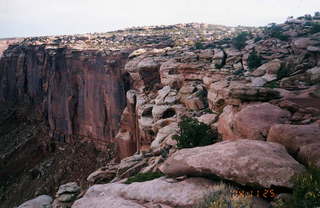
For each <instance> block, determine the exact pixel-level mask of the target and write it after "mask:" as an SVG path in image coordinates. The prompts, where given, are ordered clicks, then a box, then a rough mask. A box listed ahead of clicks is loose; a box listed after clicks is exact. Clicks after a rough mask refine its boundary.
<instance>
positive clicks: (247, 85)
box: [0, 16, 320, 208]
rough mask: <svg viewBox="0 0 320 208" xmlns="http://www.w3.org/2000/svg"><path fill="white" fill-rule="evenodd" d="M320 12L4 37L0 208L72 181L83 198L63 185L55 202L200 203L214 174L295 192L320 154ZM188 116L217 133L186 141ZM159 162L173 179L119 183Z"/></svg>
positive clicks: (264, 203) (120, 204)
mask: <svg viewBox="0 0 320 208" xmlns="http://www.w3.org/2000/svg"><path fill="white" fill-rule="evenodd" d="M317 24H320V17H319V16H314V17H313V19H312V20H308V19H307V18H300V19H290V20H288V21H287V22H285V23H283V24H279V25H270V26H268V27H266V28H255V27H241V26H239V27H226V26H219V25H209V24H197V23H191V24H178V25H172V26H155V27H138V28H130V29H125V30H118V31H114V32H109V33H92V34H84V35H75V36H48V37H34V38H25V39H19V40H15V41H17V42H15V41H14V42H5V44H4V45H5V46H4V47H2V46H1V47H2V48H3V49H2V48H1V50H0V51H1V52H2V50H4V48H5V47H8V48H7V49H6V50H4V52H3V53H2V55H1V52H0V115H1V118H0V156H1V157H0V159H1V160H0V179H1V184H0V187H1V189H0V201H1V203H0V204H1V205H0V207H14V206H18V205H19V204H22V203H23V202H24V201H26V200H30V199H32V198H34V197H36V196H39V195H42V194H46V195H50V196H52V197H54V196H55V193H56V192H57V190H58V188H59V186H60V188H59V191H60V189H63V188H61V187H62V186H61V185H63V184H65V183H67V182H71V181H74V182H77V183H78V184H79V185H80V187H81V190H82V192H81V193H80V191H79V190H80V188H79V190H78V188H75V190H76V191H74V194H75V195H77V196H76V197H73V200H70V201H72V203H73V202H74V201H75V200H76V199H78V200H77V201H76V202H75V203H74V204H73V205H72V203H71V202H70V201H68V200H65V201H64V200H63V199H62V197H61V196H63V194H65V193H69V192H68V191H65V192H63V191H60V192H59V191H58V192H57V198H56V199H55V200H54V202H53V204H52V206H53V207H54V208H58V207H60V208H61V207H63V208H66V207H71V206H72V207H74V208H82V207H94V206H95V207H103V206H108V207H124V208H125V207H150V208H151V207H192V206H194V205H195V204H196V203H197V202H199V200H201V198H203V197H205V195H206V191H208V190H215V189H220V188H221V187H220V186H219V187H220V188H219V187H217V185H216V184H214V183H213V182H212V181H211V180H209V179H208V178H207V177H208V175H215V176H219V177H220V178H223V179H225V180H229V181H232V182H235V183H237V184H238V185H243V186H247V185H255V186H259V187H262V188H275V189H277V191H278V194H281V190H283V189H284V190H286V191H285V192H287V190H290V189H291V188H292V187H293V184H292V183H291V181H290V178H291V176H293V175H297V174H300V173H302V172H303V171H305V167H306V166H308V164H309V163H313V164H315V165H316V166H317V167H320V160H319V156H320V155H319V151H318V150H319V149H318V148H319V144H320V138H319V135H320V86H319V83H320V41H319V40H320V31H316V29H315V28H316V26H315V25H317ZM279 31H280V32H281V35H279V34H278V33H279ZM239 34H242V35H244V36H245V40H244V41H243V42H242V44H243V46H241V47H238V46H237V43H239V41H240V42H241V40H239V39H237V37H239ZM237 41H238V42H237ZM256 54H258V55H256ZM252 59H255V60H254V61H257V60H258V62H259V63H258V64H256V65H253V64H252V62H253V61H252ZM184 117H191V118H195V119H196V120H198V121H200V122H202V123H205V124H206V125H207V126H209V127H210V128H211V129H212V130H214V131H215V132H217V134H218V135H219V136H218V137H219V140H220V141H219V142H217V143H215V144H211V145H208V146H205V147H196V148H190V149H189V148H186V149H179V148H177V141H176V140H175V139H174V136H175V135H176V134H177V133H178V130H179V128H180V126H179V123H180V122H181V120H182V119H183V118H184ZM212 160H214V161H212ZM17 167H18V168H17ZM159 171H160V172H162V173H163V174H165V175H166V176H170V177H173V178H165V177H161V178H159V179H155V180H153V181H149V182H148V181H147V182H142V183H134V184H130V185H125V184H123V183H121V182H122V181H123V180H124V179H126V178H128V177H130V176H134V175H136V174H137V173H149V172H159ZM273 174H274V175H273ZM185 176H187V178H186V179H183V177H185ZM190 176H192V177H190ZM174 178H175V179H174ZM181 178H182V179H181ZM109 182H112V183H109ZM96 183H101V184H99V185H94V184H96ZM68 184H69V183H68ZM173 184H174V185H173ZM69 186H72V187H73V188H74V187H75V186H76V185H74V184H72V185H70V184H69V185H68V186H66V187H69ZM157 188H158V189H157ZM168 189H169V190H170V192H169V193H166V190H168ZM195 190H197V191H195ZM15 192H17V193H19V194H16V195H15V194H14V193H15ZM157 192H158V194H155V195H152V194H150V193H157ZM71 193H72V194H73V192H71ZM170 196H172V197H170ZM36 199H37V198H36ZM37 200H38V201H39V200H40V201H45V202H46V203H49V204H51V201H52V199H51V200H49V202H48V198H46V197H42V198H41V197H40V198H38V199H37ZM59 200H60V201H59ZM38 201H37V202H35V201H33V202H32V201H29V202H26V203H31V204H32V203H34V204H36V203H38ZM256 201H257V202H255V203H256V204H259V203H260V205H259V206H260V207H268V206H269V205H270V201H266V200H264V199H261V197H260V198H259V197H258V199H256ZM69 202H70V203H69ZM68 203H69V204H68ZM106 204H107V205H106ZM261 204H262V205H261ZM26 206H27V205H26ZM30 206H31V205H30ZM32 206H33V207H35V208H36V207H37V205H32ZM32 206H31V207H32ZM50 206H51V205H50ZM256 206H257V207H259V206H258V205H256ZM20 207H23V206H20Z"/></svg>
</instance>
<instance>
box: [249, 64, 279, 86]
mask: <svg viewBox="0 0 320 208" xmlns="http://www.w3.org/2000/svg"><path fill="white" fill-rule="evenodd" d="M281 65H282V62H281V61H280V60H279V59H274V60H272V61H269V62H268V63H265V64H263V65H261V66H260V67H259V68H257V69H256V70H255V71H253V72H252V73H251V74H252V75H254V76H262V78H263V79H265V80H266V81H268V82H270V81H272V80H275V79H277V73H278V71H279V70H280V69H281Z"/></svg>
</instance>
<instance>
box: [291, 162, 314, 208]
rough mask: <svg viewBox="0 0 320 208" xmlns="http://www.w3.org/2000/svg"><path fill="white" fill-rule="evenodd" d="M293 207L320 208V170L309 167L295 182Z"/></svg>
mask: <svg viewBox="0 0 320 208" xmlns="http://www.w3.org/2000/svg"><path fill="white" fill-rule="evenodd" d="M293 205H294V207H297V208H300V207H301V208H302V207H310V208H314V207H320V168H315V167H309V168H308V171H307V172H306V173H304V174H301V175H299V176H297V177H296V178H295V180H294V188H293Z"/></svg>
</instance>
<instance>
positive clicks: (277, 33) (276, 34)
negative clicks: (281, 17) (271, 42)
mask: <svg viewBox="0 0 320 208" xmlns="http://www.w3.org/2000/svg"><path fill="white" fill-rule="evenodd" d="M266 33H267V34H269V36H270V37H272V38H277V39H279V40H282V41H287V40H288V39H289V36H287V35H284V34H283V33H282V29H281V27H280V26H278V25H276V24H275V23H272V24H271V25H270V27H267V28H266Z"/></svg>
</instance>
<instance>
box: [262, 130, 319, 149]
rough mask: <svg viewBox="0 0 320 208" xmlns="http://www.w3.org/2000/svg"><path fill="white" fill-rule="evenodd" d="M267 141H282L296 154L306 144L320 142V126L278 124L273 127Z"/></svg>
mask: <svg viewBox="0 0 320 208" xmlns="http://www.w3.org/2000/svg"><path fill="white" fill-rule="evenodd" d="M267 141H270V142H277V143H280V144H282V145H284V146H285V147H286V148H287V150H288V151H289V152H290V153H293V154H295V153H297V152H298V151H299V149H300V147H302V146H304V145H307V144H312V143H320V126H319V125H318V124H309V125H289V124H277V125H274V126H272V127H271V129H270V131H269V135H268V139H267Z"/></svg>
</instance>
